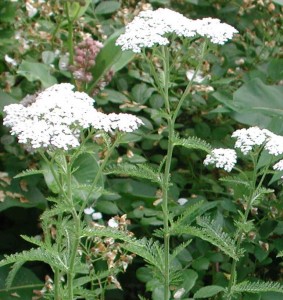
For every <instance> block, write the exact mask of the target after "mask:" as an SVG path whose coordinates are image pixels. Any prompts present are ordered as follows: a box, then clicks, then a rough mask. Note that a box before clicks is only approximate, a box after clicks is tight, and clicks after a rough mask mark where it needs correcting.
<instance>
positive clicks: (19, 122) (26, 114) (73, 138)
mask: <svg viewBox="0 0 283 300" xmlns="http://www.w3.org/2000/svg"><path fill="white" fill-rule="evenodd" d="M73 89H74V86H73V85H71V84H69V83H61V84H56V85H53V86H51V87H49V88H47V89H46V90H44V91H43V92H41V93H39V94H38V95H37V96H36V97H35V98H34V99H33V102H32V103H29V104H28V105H24V104H10V105H8V106H5V108H4V112H5V113H6V116H5V118H4V122H3V123H4V125H6V126H8V127H10V128H11V134H12V135H16V136H17V137H18V140H19V143H21V144H25V145H26V146H28V147H31V148H32V149H33V150H37V149H40V148H46V149H56V148H57V149H64V150H68V149H70V148H75V147H77V146H79V144H80V134H81V132H82V130H83V129H87V128H89V127H92V128H94V129H96V130H103V131H106V132H110V131H113V130H118V131H123V132H132V131H134V130H136V129H137V128H138V127H139V126H140V125H141V124H143V122H142V121H141V120H140V119H139V118H137V117H135V116H134V115H130V114H114V113H112V114H109V115H107V114H104V113H102V112H99V111H97V110H96V109H95V108H94V107H93V103H94V100H93V99H92V98H91V97H89V96H88V95H87V94H86V93H83V92H74V91H73Z"/></svg>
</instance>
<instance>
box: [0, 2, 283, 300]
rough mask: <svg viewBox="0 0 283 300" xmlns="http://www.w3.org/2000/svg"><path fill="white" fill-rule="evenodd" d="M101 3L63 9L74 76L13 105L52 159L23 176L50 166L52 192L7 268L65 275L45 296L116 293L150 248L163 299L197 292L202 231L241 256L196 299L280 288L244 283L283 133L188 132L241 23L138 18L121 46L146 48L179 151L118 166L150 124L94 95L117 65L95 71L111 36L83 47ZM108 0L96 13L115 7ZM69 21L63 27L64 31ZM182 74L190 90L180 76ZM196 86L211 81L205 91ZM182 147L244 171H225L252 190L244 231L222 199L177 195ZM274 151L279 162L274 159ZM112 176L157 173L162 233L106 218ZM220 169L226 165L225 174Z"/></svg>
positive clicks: (9, 110) (152, 278)
mask: <svg viewBox="0 0 283 300" xmlns="http://www.w3.org/2000/svg"><path fill="white" fill-rule="evenodd" d="M90 2H91V1H66V3H63V6H64V7H62V10H64V12H65V14H66V20H65V21H66V22H62V24H63V25H62V26H65V25H66V24H67V31H68V38H67V41H66V43H67V47H68V52H69V56H68V57H69V69H68V70H69V71H70V72H71V74H70V81H71V82H72V84H70V83H61V84H56V85H53V86H50V87H49V88H47V89H45V90H43V91H41V92H38V93H37V94H35V95H32V96H27V97H25V98H24V99H23V100H22V101H21V102H20V103H17V104H11V105H8V106H6V107H5V108H4V112H5V116H4V125H5V126H7V127H9V128H10V132H11V134H12V135H14V136H15V137H17V139H18V142H19V143H20V144H21V145H23V147H24V148H25V149H27V150H29V151H31V152H34V153H36V154H38V156H39V157H41V161H40V163H39V169H37V170H35V169H29V170H26V171H24V172H22V173H21V174H19V175H17V176H16V177H17V178H22V177H24V176H31V175H35V174H41V175H43V176H44V178H45V182H46V185H47V187H48V188H49V190H50V192H51V195H52V197H51V196H50V197H48V199H47V200H48V201H49V204H50V205H49V208H48V210H46V211H45V212H44V213H43V214H42V216H41V219H40V220H41V227H42V238H40V239H38V238H33V237H27V236H23V238H24V239H25V240H26V241H28V242H31V243H32V244H34V246H35V247H34V248H32V249H30V250H29V251H24V252H22V253H16V254H13V255H9V256H6V257H5V258H4V259H3V260H1V261H0V266H4V265H7V264H13V267H12V269H11V272H10V274H9V276H8V278H7V280H6V281H7V285H8V286H9V285H11V283H12V280H13V277H14V276H15V274H16V272H17V270H18V269H19V268H20V267H21V266H22V264H24V263H25V262H27V261H41V262H43V263H45V264H48V265H49V266H50V269H51V271H52V272H53V274H52V275H51V276H50V277H49V276H47V277H46V280H45V281H46V282H45V286H44V287H43V288H42V290H39V291H35V293H36V297H34V300H35V299H40V298H44V299H55V300H73V299H100V300H104V299H105V289H106V287H108V286H109V285H110V286H112V287H115V288H118V289H121V288H122V287H121V285H120V283H119V281H118V277H117V275H118V273H119V272H125V271H126V269H127V267H128V265H129V264H130V263H131V262H132V260H133V258H134V257H135V256H136V255H138V256H140V257H142V258H143V259H144V261H145V263H146V264H147V266H146V268H143V269H145V270H146V271H145V274H146V276H145V277H146V279H147V280H148V282H147V285H146V290H147V291H148V292H151V293H152V294H151V296H152V299H153V300H161V299H164V300H171V299H185V298H186V299H188V298H189V297H191V296H192V295H191V293H192V291H191V288H192V286H193V285H194V284H195V282H196V280H197V276H196V272H194V271H193V270H192V269H189V270H186V268H188V266H189V265H190V264H191V261H186V259H185V258H184V257H185V255H183V253H184V252H186V247H187V246H188V245H189V244H190V242H191V237H192V236H195V237H198V238H200V239H203V240H204V241H207V242H209V243H211V244H212V245H213V246H215V247H216V248H217V251H215V252H217V253H213V255H214V254H217V255H218V254H220V253H219V252H220V251H222V252H223V253H224V254H226V255H227V257H228V259H230V261H229V262H228V261H227V260H226V262H227V263H226V266H225V268H226V269H225V273H226V274H225V278H226V279H227V280H226V279H224V278H223V281H222V284H221V285H219V286H218V285H212V286H205V287H203V288H200V289H199V282H200V280H199V281H198V284H197V285H195V289H197V290H195V293H194V295H193V298H194V299H198V298H210V299H212V297H214V296H215V297H216V298H217V299H220V298H224V299H226V300H232V299H238V298H240V297H241V295H240V294H245V293H246V292H252V293H258V292H267V291H272V292H274V291H278V292H281V293H282V292H283V288H282V286H281V285H280V284H277V285H276V284H274V283H272V282H252V281H246V282H240V280H241V279H240V278H239V276H237V275H238V274H237V266H238V265H239V264H238V262H239V260H240V259H242V257H243V256H244V255H245V253H244V252H245V249H244V244H245V243H244V242H245V241H247V240H248V238H249V237H250V236H251V233H252V234H253V235H254V231H255V230H254V223H253V221H254V220H253V218H252V214H253V213H254V212H255V211H256V210H257V207H258V206H260V205H261V201H263V200H262V199H264V197H265V196H266V195H269V194H270V193H272V192H273V191H272V190H271V189H267V188H265V187H264V184H265V183H266V182H267V179H268V176H270V175H273V174H275V173H277V171H283V160H282V159H281V157H280V155H281V154H283V137H281V136H278V135H276V134H274V133H272V132H271V131H269V130H266V129H260V128H259V127H251V128H248V129H240V130H237V131H235V132H234V133H233V134H232V138H235V146H234V149H224V148H218V149H212V147H211V146H210V145H209V144H208V143H206V142H205V141H203V140H201V139H199V138H196V137H189V138H183V137H181V136H180V135H179V134H178V133H177V129H178V128H179V126H180V125H181V124H177V122H178V120H179V117H180V115H181V111H182V107H183V105H184V104H186V106H187V107H190V105H191V102H190V100H191V95H192V94H193V93H194V92H197V91H202V92H203V91H204V92H209V91H211V90H213V88H212V87H206V86H205V85H203V84H205V82H207V81H209V80H210V78H211V76H210V75H209V74H205V73H207V72H208V70H207V69H205V68H204V62H206V61H205V60H206V58H207V57H209V56H208V54H209V52H210V51H213V50H214V49H216V46H221V45H223V44H225V43H226V42H229V41H230V40H231V39H232V38H233V37H234V36H235V35H236V34H237V32H238V31H237V30H236V29H235V28H234V27H232V26H230V25H228V24H226V23H222V22H221V21H220V20H219V19H213V18H204V19H196V20H192V19H189V18H187V17H186V16H184V15H182V14H180V13H178V12H175V11H172V10H170V9H164V8H160V9H157V10H146V11H142V12H141V13H139V15H137V16H136V17H135V18H134V20H133V21H132V22H130V23H129V24H128V25H127V26H126V28H125V33H123V34H121V35H120V37H119V38H118V39H117V41H116V46H117V47H120V49H119V51H120V50H122V51H127V53H125V54H126V55H128V53H129V52H130V51H132V52H133V53H131V55H134V54H139V55H138V56H137V58H139V59H140V58H141V59H143V60H144V62H143V64H142V65H141V66H142V67H144V71H145V73H146V72H148V73H150V76H151V78H150V80H148V81H147V82H148V83H150V84H152V90H154V92H156V93H159V95H160V96H161V98H162V100H163V104H162V105H163V106H162V107H161V108H160V112H159V113H160V114H159V115H158V116H159V117H160V119H162V120H161V122H162V130H163V131H164V136H165V140H166V145H164V144H163V146H164V147H163V149H166V151H167V153H166V155H165V156H164V157H163V159H161V162H160V164H159V165H154V164H152V165H147V164H143V163H137V164H135V165H134V164H128V163H123V162H122V163H121V162H120V160H119V159H118V160H115V162H114V160H113V161H111V158H112V157H115V154H116V153H114V152H115V149H116V148H117V147H118V145H119V144H120V143H122V142H123V137H125V136H126V137H127V133H133V132H135V133H136V131H138V130H139V128H140V126H142V125H143V121H142V120H141V119H140V118H138V117H136V116H135V115H132V114H127V113H109V114H105V113H103V112H102V111H100V110H99V109H98V108H97V107H95V101H94V99H93V98H92V96H93V95H95V94H96V93H98V92H99V91H101V90H102V89H103V88H104V86H105V85H106V84H107V83H108V82H109V81H110V80H111V79H112V76H113V72H112V71H111V69H110V70H109V69H108V65H107V67H105V66H104V68H103V71H102V73H101V74H99V76H101V77H103V75H104V77H103V78H102V80H101V81H99V79H97V78H95V76H94V72H93V68H94V67H95V66H96V62H97V61H96V59H97V57H98V53H100V51H103V47H102V44H100V42H97V41H94V40H93V39H92V38H87V39H84V40H83V41H82V42H81V43H79V44H77V46H75V47H74V37H73V29H74V28H73V25H74V23H75V21H76V20H77V18H80V13H81V12H82V11H83V10H84V8H86V7H84V5H86V6H87V5H88V4H89V3H90ZM78 3H79V5H77V4H78ZM87 3H88V4H87ZM101 4H104V3H101ZM99 5H100V4H98V6H97V7H96V9H95V11H96V12H97V11H99V9H101V7H102V8H103V5H102V6H101V7H99ZM147 7H148V6H147ZM60 22H61V20H60ZM60 26H61V25H59V26H58V27H57V28H56V29H55V33H54V36H55V35H56V33H57V30H58V28H59V27H60ZM64 30H65V28H64ZM54 42H55V39H53V41H52V43H53V44H54ZM53 46H54V45H53ZM116 49H117V48H116ZM123 57H124V56H123ZM123 59H125V57H124V58H123ZM103 63H104V62H103ZM118 65H119V64H118ZM107 70H108V73H107ZM64 71H66V69H65V70H64ZM176 75H177V77H176ZM64 76H65V75H64ZM99 76H98V78H101V77H99ZM182 76H183V79H184V80H183V81H184V82H186V85H185V86H184V85H182V84H179V81H181V78H182ZM176 78H178V81H177V80H176ZM196 83H197V84H201V85H199V86H198V88H196V85H195V84H196ZM74 85H76V87H75V86H74ZM121 86H123V84H121ZM75 89H76V90H77V91H75ZM83 91H88V94H87V93H86V92H83ZM160 106H161V105H160ZM180 119H181V118H180ZM175 147H184V148H186V149H194V150H202V151H204V152H206V153H207V156H206V158H205V160H204V165H205V166H208V165H213V166H215V167H216V168H218V169H223V171H221V172H219V173H220V174H223V173H225V172H227V173H230V172H231V173H232V175H231V176H226V177H224V178H222V179H221V181H222V182H224V183H225V184H227V185H229V184H230V185H231V186H233V185H237V186H240V187H241V189H239V190H240V192H241V195H240V197H238V198H237V203H238V204H239V205H241V207H242V210H241V209H239V210H237V213H238V218H236V219H235V220H234V224H232V225H231V227H232V228H233V229H235V230H234V233H233V234H232V235H228V234H227V233H226V232H225V231H224V230H223V229H222V228H221V226H220V225H219V223H218V220H213V219H210V217H208V216H205V217H203V216H202V214H204V213H205V212H208V211H209V210H210V209H211V207H215V204H217V203H215V202H216V201H209V202H205V201H198V202H195V203H194V204H192V203H190V200H188V199H186V198H183V195H182V196H181V195H177V196H176V195H175V193H174V178H173V177H174V176H173V175H174V174H172V173H171V171H172V161H173V160H172V158H173V152H174V149H175ZM129 155H131V153H129ZM245 159H247V160H248V161H249V164H248V166H247V168H248V171H247V172H243V171H241V169H239V168H238V167H237V162H241V163H242V162H243V160H245ZM264 159H265V160H266V161H268V163H265V164H263V163H262V160H264ZM116 162H117V163H116ZM271 166H272V168H273V169H271V168H270V167H271ZM270 169H271V170H270ZM236 172H239V175H237V174H236ZM108 174H114V175H122V176H133V177H137V178H141V179H142V180H150V181H151V182H152V183H153V184H156V186H157V187H158V189H157V192H156V198H157V199H156V201H154V202H153V203H152V205H153V207H154V210H155V212H156V211H157V212H158V214H159V215H160V216H162V217H160V219H162V223H163V224H162V226H161V228H159V229H157V230H155V231H154V232H153V234H152V238H151V239H146V238H142V239H136V238H135V237H134V234H133V233H132V232H131V231H130V230H129V228H130V227H129V226H130V224H131V222H130V220H129V219H128V218H127V215H126V214H122V216H113V217H110V218H109V219H105V218H106V216H105V214H106V213H104V212H103V214H102V212H101V211H102V210H101V211H99V208H98V205H97V204H99V200H101V199H103V197H107V196H109V195H110V197H111V196H112V194H111V193H110V194H109V192H108V191H107V190H106V187H105V186H107V181H106V180H105V177H104V175H108ZM215 174H217V175H218V172H213V175H215ZM235 174H236V175H235ZM275 175H278V174H275ZM282 178H283V176H282ZM230 190H231V189H230ZM236 192H238V191H235V193H236ZM179 197H182V198H179ZM192 198H193V197H192ZM213 200H214V199H213ZM137 210H138V212H139V213H140V212H141V213H143V210H145V209H144V207H142V206H140V207H138V209H137ZM150 213H151V212H150ZM208 213H209V212H208ZM211 215H213V213H212V214H211ZM159 224H160V223H159ZM233 226H234V227H233ZM172 236H179V237H180V236H181V237H180V239H181V238H184V242H183V243H181V244H179V245H177V242H178V241H179V239H178V240H177V239H174V241H173V239H172ZM218 250H219V251H218ZM183 251H184V252H183ZM213 252H214V251H213ZM178 256H182V257H183V258H182V259H183V261H184V264H182V263H180V262H179V261H178ZM230 262H231V263H230ZM196 265H197V262H196ZM188 274H189V275H188ZM148 278H149V279H148ZM222 296H223V297H222ZM237 297H238V298H237ZM140 298H141V299H143V298H142V297H140Z"/></svg>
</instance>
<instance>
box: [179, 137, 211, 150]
mask: <svg viewBox="0 0 283 300" xmlns="http://www.w3.org/2000/svg"><path fill="white" fill-rule="evenodd" d="M173 144H174V146H182V147H185V148H188V149H198V150H203V151H205V152H207V153H210V152H211V150H212V147H211V145H210V144H208V143H207V142H206V141H204V140H202V139H200V138H197V137H195V136H192V137H188V138H180V137H179V136H177V135H176V136H175V137H174V139H173Z"/></svg>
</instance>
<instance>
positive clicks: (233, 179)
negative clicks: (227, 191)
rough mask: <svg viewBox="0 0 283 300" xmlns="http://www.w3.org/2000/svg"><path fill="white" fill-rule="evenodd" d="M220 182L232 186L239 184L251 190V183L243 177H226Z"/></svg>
mask: <svg viewBox="0 0 283 300" xmlns="http://www.w3.org/2000/svg"><path fill="white" fill-rule="evenodd" d="M219 180H220V181H223V182H227V183H232V184H239V185H243V186H246V187H249V188H251V185H250V182H249V181H247V180H244V179H243V177H241V176H240V175H239V176H236V175H235V176H225V177H222V178H220V179H219Z"/></svg>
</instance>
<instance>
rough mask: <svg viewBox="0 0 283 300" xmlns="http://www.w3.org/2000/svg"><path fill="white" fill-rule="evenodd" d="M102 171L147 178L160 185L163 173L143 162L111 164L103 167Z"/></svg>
mask: <svg viewBox="0 0 283 300" xmlns="http://www.w3.org/2000/svg"><path fill="white" fill-rule="evenodd" d="M104 173H105V174H118V175H126V176H132V177H138V178H143V179H148V180H150V181H152V182H155V183H157V184H158V185H161V184H162V181H163V175H162V174H161V173H158V172H157V170H155V169H154V168H152V167H150V166H148V165H145V164H138V165H131V164H119V165H111V166H109V167H107V168H106V169H105V171H104Z"/></svg>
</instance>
